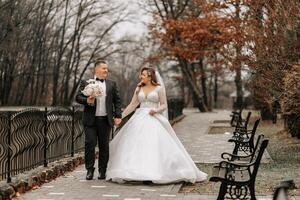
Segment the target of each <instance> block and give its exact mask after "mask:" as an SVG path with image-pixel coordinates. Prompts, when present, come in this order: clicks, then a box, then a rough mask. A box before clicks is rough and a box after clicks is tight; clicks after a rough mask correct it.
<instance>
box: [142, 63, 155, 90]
mask: <svg viewBox="0 0 300 200" xmlns="http://www.w3.org/2000/svg"><path fill="white" fill-rule="evenodd" d="M143 71H147V75H148V76H150V77H151V83H152V84H153V85H155V86H158V85H160V84H159V83H158V82H157V78H156V75H155V70H154V69H153V68H151V67H143V68H142V69H141V71H140V74H142V73H143ZM143 86H145V85H140V87H143Z"/></svg>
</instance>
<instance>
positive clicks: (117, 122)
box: [114, 118, 122, 126]
mask: <svg viewBox="0 0 300 200" xmlns="http://www.w3.org/2000/svg"><path fill="white" fill-rule="evenodd" d="M121 122H122V119H121V118H114V124H115V125H116V126H118V125H119V124H121Z"/></svg>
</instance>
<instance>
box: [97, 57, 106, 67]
mask: <svg viewBox="0 0 300 200" xmlns="http://www.w3.org/2000/svg"><path fill="white" fill-rule="evenodd" d="M100 64H106V65H107V61H106V60H103V59H98V60H96V61H95V65H94V67H97V66H98V65H100Z"/></svg>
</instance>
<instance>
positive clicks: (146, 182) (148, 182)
mask: <svg viewBox="0 0 300 200" xmlns="http://www.w3.org/2000/svg"><path fill="white" fill-rule="evenodd" d="M143 184H144V185H151V184H152V181H143Z"/></svg>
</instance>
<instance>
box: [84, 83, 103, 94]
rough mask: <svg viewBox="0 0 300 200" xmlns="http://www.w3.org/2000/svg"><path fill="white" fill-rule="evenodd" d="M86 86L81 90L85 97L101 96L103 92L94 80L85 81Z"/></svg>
mask: <svg viewBox="0 0 300 200" xmlns="http://www.w3.org/2000/svg"><path fill="white" fill-rule="evenodd" d="M87 83H88V85H87V86H85V88H84V89H83V90H82V93H83V94H84V95H85V96H93V97H99V96H101V95H102V94H103V90H102V88H101V87H100V85H99V84H97V83H96V80H95V79H89V80H87Z"/></svg>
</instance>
